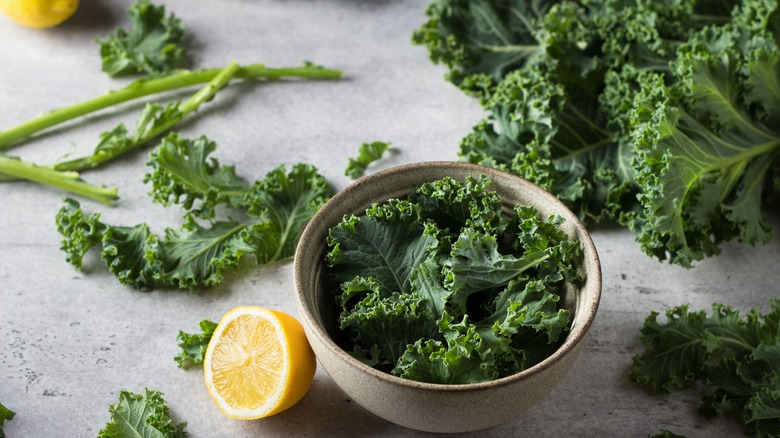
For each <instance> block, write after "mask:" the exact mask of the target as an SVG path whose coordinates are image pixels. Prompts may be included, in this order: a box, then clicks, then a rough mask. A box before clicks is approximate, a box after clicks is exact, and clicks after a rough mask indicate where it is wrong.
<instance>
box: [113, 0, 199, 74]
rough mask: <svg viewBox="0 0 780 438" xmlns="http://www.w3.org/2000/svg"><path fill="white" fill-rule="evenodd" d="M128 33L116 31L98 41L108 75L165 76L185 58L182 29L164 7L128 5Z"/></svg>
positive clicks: (141, 0)
mask: <svg viewBox="0 0 780 438" xmlns="http://www.w3.org/2000/svg"><path fill="white" fill-rule="evenodd" d="M128 15H129V16H130V20H131V21H132V27H131V28H130V31H126V30H124V29H122V28H118V29H116V30H115V31H114V33H112V34H110V35H108V36H107V37H106V38H105V39H98V43H99V44H100V57H101V58H102V62H103V67H102V68H103V71H104V72H106V73H107V74H108V75H109V76H123V75H129V74H134V73H146V74H154V73H167V72H169V71H171V70H173V69H175V68H176V67H178V66H179V65H180V64H181V63H182V61H183V60H184V59H185V51H184V47H183V46H182V44H183V41H184V37H185V30H186V27H185V26H184V23H182V22H181V20H179V19H178V18H177V17H176V16H175V15H174V14H169V15H166V14H165V6H164V5H159V6H158V5H155V4H153V3H151V2H150V1H149V0H137V1H136V2H135V3H133V4H132V5H131V6H130V9H129V10H128Z"/></svg>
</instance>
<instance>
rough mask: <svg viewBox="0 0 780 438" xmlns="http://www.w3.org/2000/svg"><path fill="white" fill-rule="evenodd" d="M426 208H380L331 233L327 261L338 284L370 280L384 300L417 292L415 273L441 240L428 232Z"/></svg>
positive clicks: (395, 203) (349, 220) (397, 203)
mask: <svg viewBox="0 0 780 438" xmlns="http://www.w3.org/2000/svg"><path fill="white" fill-rule="evenodd" d="M419 210H420V208H419V206H417V205H414V204H411V203H409V202H408V201H398V200H393V201H390V202H389V203H388V204H387V205H374V206H373V207H371V208H370V209H369V210H367V211H366V214H365V216H351V217H348V218H345V220H343V221H342V222H341V223H339V224H338V225H337V226H335V227H333V228H331V229H330V231H329V233H328V246H330V247H331V248H332V249H331V251H330V253H328V254H327V255H326V263H327V264H328V266H330V267H331V268H332V269H331V270H330V273H331V276H332V277H333V278H334V279H335V280H336V281H337V282H338V283H342V282H345V281H350V280H352V279H354V278H355V277H370V278H372V279H373V280H374V281H376V282H377V283H378V284H379V290H380V292H381V295H382V296H383V297H387V296H390V295H391V294H392V293H393V292H400V293H409V292H411V280H410V278H409V277H410V274H411V272H412V270H413V269H414V268H415V267H417V266H418V265H420V264H421V263H422V262H423V261H425V259H426V258H427V257H428V254H429V251H430V249H431V248H435V247H436V245H437V243H438V242H437V240H436V238H435V237H434V236H432V235H430V234H426V233H424V230H425V227H424V226H423V224H422V223H421V221H420V211H419Z"/></svg>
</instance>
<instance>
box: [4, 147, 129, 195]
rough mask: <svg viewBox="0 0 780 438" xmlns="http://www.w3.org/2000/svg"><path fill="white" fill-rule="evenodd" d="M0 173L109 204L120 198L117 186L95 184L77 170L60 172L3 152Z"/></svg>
mask: <svg viewBox="0 0 780 438" xmlns="http://www.w3.org/2000/svg"><path fill="white" fill-rule="evenodd" d="M0 173H2V174H5V175H11V176H14V177H17V178H22V179H26V180H29V181H34V182H37V183H41V184H46V185H48V186H52V187H56V188H59V189H62V190H67V191H69V192H71V193H74V194H76V195H81V196H85V197H87V198H90V199H94V200H95V201H98V202H102V203H104V204H107V205H111V201H113V200H115V199H118V196H117V189H116V187H106V186H94V185H92V184H89V183H87V182H85V181H84V180H82V179H81V178H80V177H79V174H78V173H76V172H60V171H57V170H54V169H51V168H49V167H41V166H36V165H34V164H31V163H25V162H24V161H21V160H19V159H16V158H11V157H8V156H6V155H2V154H0Z"/></svg>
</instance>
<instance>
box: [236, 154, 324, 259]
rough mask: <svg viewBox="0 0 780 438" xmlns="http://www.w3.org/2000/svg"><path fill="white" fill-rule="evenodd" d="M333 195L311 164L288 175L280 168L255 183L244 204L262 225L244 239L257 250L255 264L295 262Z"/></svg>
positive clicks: (248, 211)
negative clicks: (316, 218)
mask: <svg viewBox="0 0 780 438" xmlns="http://www.w3.org/2000/svg"><path fill="white" fill-rule="evenodd" d="M332 195H333V191H332V189H331V188H330V185H329V184H328V181H327V180H326V179H325V178H324V177H323V176H322V175H320V174H319V173H318V172H317V168H316V167H314V166H312V165H310V164H303V163H297V164H294V165H293V166H292V168H291V169H290V171H289V172H288V171H287V170H286V169H285V166H283V165H282V166H278V167H276V168H275V169H273V170H271V171H270V172H268V174H267V175H266V176H265V178H263V179H262V180H259V181H256V182H255V183H254V184H253V185H252V187H251V188H250V190H249V192H247V194H246V196H245V197H244V199H243V200H242V201H241V202H242V204H244V205H246V206H247V208H248V210H247V214H248V215H249V216H250V217H252V218H255V219H257V220H258V221H260V223H261V224H262V229H260V228H259V227H257V228H255V229H253V232H251V233H244V235H243V236H242V237H243V239H244V240H245V241H247V242H248V243H249V244H250V245H251V246H252V247H253V248H254V250H253V252H254V256H255V260H257V262H258V263H273V262H276V261H280V260H287V259H290V258H292V257H293V256H294V255H295V248H296V247H297V246H298V240H299V239H300V237H301V233H302V232H303V228H304V227H305V226H306V224H307V223H308V222H309V219H311V218H312V216H314V213H316V212H317V210H319V209H320V207H322V205H323V204H325V202H326V201H327V200H328V199H329V198H330V197H331V196H332Z"/></svg>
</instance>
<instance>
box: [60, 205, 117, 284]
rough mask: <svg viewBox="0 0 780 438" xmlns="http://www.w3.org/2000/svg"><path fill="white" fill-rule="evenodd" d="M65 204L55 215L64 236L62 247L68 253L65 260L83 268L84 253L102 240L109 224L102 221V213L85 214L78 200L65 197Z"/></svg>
mask: <svg viewBox="0 0 780 438" xmlns="http://www.w3.org/2000/svg"><path fill="white" fill-rule="evenodd" d="M63 204H64V205H63V206H62V207H61V208H60V210H59V211H58V212H57V216H56V217H55V221H56V223H57V231H58V232H59V233H60V234H61V235H62V236H63V239H62V244H61V245H60V249H61V250H63V251H64V252H65V254H66V256H65V260H66V261H67V262H68V263H70V264H71V265H73V266H74V267H75V268H76V269H78V270H81V261H82V259H83V258H84V255H85V254H86V253H87V251H89V249H90V248H92V247H93V246H95V245H98V244H100V242H102V240H103V234H105V232H106V229H107V226H106V224H104V223H103V222H101V221H100V214H98V213H93V214H91V215H89V216H87V215H85V214H84V212H83V211H82V210H81V204H79V202H78V201H76V200H73V199H71V198H65V199H63Z"/></svg>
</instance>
